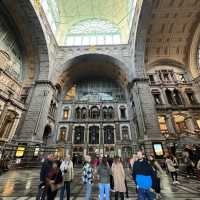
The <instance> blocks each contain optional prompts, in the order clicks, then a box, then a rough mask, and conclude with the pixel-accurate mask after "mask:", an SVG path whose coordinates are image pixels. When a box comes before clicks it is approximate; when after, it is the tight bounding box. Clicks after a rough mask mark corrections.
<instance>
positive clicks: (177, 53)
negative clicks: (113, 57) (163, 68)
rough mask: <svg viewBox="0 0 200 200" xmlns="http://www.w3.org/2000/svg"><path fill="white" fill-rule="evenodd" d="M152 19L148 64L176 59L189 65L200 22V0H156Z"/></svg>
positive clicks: (146, 53)
mask: <svg viewBox="0 0 200 200" xmlns="http://www.w3.org/2000/svg"><path fill="white" fill-rule="evenodd" d="M144 3H145V1H144ZM149 20H150V22H149V26H148V32H147V39H146V52H145V63H146V66H148V65H151V64H152V63H154V62H157V61H159V60H174V61H177V63H181V64H183V65H185V66H187V65H188V64H189V51H190V45H191V43H192V39H193V36H194V32H195V30H196V28H197V25H198V24H199V22H200V0H153V8H152V13H151V17H150V19H149Z"/></svg>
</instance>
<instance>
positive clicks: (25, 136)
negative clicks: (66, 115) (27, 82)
mask: <svg viewBox="0 0 200 200" xmlns="http://www.w3.org/2000/svg"><path fill="white" fill-rule="evenodd" d="M53 93H54V87H53V85H52V83H51V82H49V81H37V82H36V83H35V86H34V89H33V94H32V98H31V101H30V104H29V106H28V108H27V112H26V114H25V118H24V121H23V123H22V127H21V130H20V131H19V132H18V134H17V135H16V137H15V139H16V140H17V141H20V142H22V141H23V142H29V143H30V142H32V143H42V142H43V134H44V129H45V126H46V125H47V124H48V111H49V107H50V103H51V99H52V96H53Z"/></svg>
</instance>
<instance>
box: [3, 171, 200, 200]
mask: <svg viewBox="0 0 200 200" xmlns="http://www.w3.org/2000/svg"><path fill="white" fill-rule="evenodd" d="M75 174H76V176H75V179H74V181H73V183H72V186H71V193H72V198H71V199H72V200H82V199H83V188H82V182H81V171H80V170H76V171H75ZM179 179H180V182H181V184H180V185H172V184H171V180H170V179H169V178H168V177H167V176H163V178H162V187H163V189H162V199H166V200H176V199H177V200H179V199H183V200H197V199H198V200H200V182H198V181H197V180H195V179H188V178H184V177H180V178H179ZM38 181H39V170H35V169H34V170H17V171H9V172H7V173H5V174H3V175H1V176H0V200H34V199H35V195H36V192H37V187H38ZM128 187H129V194H130V198H129V199H133V200H135V199H137V195H136V193H135V186H134V184H133V183H132V181H131V179H130V178H128ZM97 195H98V188H97V186H96V185H94V187H93V198H94V199H97ZM57 199H59V198H57Z"/></svg>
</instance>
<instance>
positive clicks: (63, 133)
mask: <svg viewBox="0 0 200 200" xmlns="http://www.w3.org/2000/svg"><path fill="white" fill-rule="evenodd" d="M66 134H67V128H66V127H61V128H60V133H59V137H58V141H59V142H66Z"/></svg>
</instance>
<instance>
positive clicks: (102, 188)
mask: <svg viewBox="0 0 200 200" xmlns="http://www.w3.org/2000/svg"><path fill="white" fill-rule="evenodd" d="M104 193H105V195H106V200H110V184H109V183H99V194H100V200H103V199H104Z"/></svg>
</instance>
